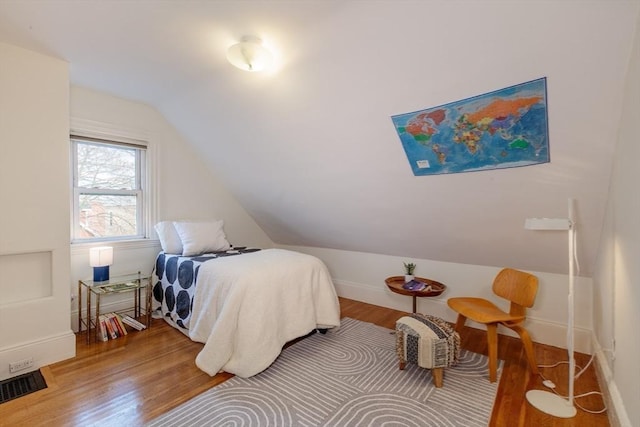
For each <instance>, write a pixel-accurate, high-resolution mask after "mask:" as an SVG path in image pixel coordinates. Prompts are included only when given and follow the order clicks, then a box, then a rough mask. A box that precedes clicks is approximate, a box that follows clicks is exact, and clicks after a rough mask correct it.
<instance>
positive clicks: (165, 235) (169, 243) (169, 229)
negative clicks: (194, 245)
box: [154, 221, 182, 255]
mask: <svg viewBox="0 0 640 427" xmlns="http://www.w3.org/2000/svg"><path fill="white" fill-rule="evenodd" d="M154 228H155V229H156V233H158V238H159V239H160V245H162V250H163V251H164V252H165V253H167V254H178V255H180V254H182V241H181V240H180V236H179V235H178V232H177V231H176V228H175V227H174V226H173V221H161V222H159V223H157V224H156V225H155V227H154Z"/></svg>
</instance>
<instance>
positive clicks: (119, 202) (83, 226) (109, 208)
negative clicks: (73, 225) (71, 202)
mask: <svg viewBox="0 0 640 427" xmlns="http://www.w3.org/2000/svg"><path fill="white" fill-rule="evenodd" d="M79 208H80V211H79V224H78V225H77V226H78V229H77V230H76V236H75V237H76V239H91V238H96V237H123V236H135V235H137V234H138V233H137V227H136V221H137V217H136V212H137V197H136V196H118V195H93V194H81V195H80V206H79Z"/></svg>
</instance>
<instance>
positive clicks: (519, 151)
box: [391, 78, 549, 176]
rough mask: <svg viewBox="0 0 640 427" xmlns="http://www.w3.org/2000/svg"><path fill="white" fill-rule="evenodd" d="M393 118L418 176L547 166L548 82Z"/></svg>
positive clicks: (518, 86) (414, 171) (542, 79)
mask: <svg viewBox="0 0 640 427" xmlns="http://www.w3.org/2000/svg"><path fill="white" fill-rule="evenodd" d="M391 119H392V121H393V124H394V126H395V128H396V131H397V132H398V136H399V137H400V141H401V142H402V146H403V148H404V151H405V152H406V154H407V158H408V160H409V164H410V165H411V169H412V170H413V174H414V175H416V176H420V175H437V174H445V173H459V172H470V171H479V170H487V169H501V168H512V167H519V166H529V165H535V164H540V163H548V162H549V131H548V123H547V80H546V78H541V79H537V80H533V81H530V82H527V83H521V84H518V85H515V86H510V87H507V88H504V89H499V90H496V91H493V92H489V93H485V94H483V95H478V96H474V97H472V98H467V99H463V100H461V101H455V102H451V103H449V104H445V105H441V106H439V107H433V108H428V109H426V110H421V111H416V112H413V113H405V114H399V115H396V116H392V117H391Z"/></svg>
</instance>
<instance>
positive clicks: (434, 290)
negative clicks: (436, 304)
mask: <svg viewBox="0 0 640 427" xmlns="http://www.w3.org/2000/svg"><path fill="white" fill-rule="evenodd" d="M414 280H417V281H418V282H423V283H424V284H425V285H427V286H426V288H425V289H422V290H420V291H412V290H409V289H405V288H403V287H402V286H403V285H404V276H391V277H387V278H386V279H385V283H386V284H387V287H388V288H389V289H390V290H391V291H392V292H395V293H396V294H401V295H409V296H411V297H413V313H415V312H416V298H417V297H421V298H422V297H437V296H438V295H440V294H441V293H443V292H444V291H445V289H447V287H446V286H445V285H443V284H442V283H440V282H436V281H435V280H431V279H425V278H424V277H416V278H415V279H414Z"/></svg>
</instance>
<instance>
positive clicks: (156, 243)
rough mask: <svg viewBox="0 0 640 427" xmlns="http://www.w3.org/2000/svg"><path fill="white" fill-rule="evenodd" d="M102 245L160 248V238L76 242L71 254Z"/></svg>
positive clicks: (119, 247) (72, 244)
mask: <svg viewBox="0 0 640 427" xmlns="http://www.w3.org/2000/svg"><path fill="white" fill-rule="evenodd" d="M96 245H100V246H107V245H108V246H113V248H114V249H116V250H117V249H148V248H157V249H158V250H160V247H161V246H160V240H157V239H132V240H113V241H101V242H75V243H71V254H72V255H73V254H79V253H85V252H87V251H88V250H89V248H91V247H93V246H96Z"/></svg>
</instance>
